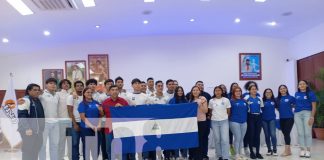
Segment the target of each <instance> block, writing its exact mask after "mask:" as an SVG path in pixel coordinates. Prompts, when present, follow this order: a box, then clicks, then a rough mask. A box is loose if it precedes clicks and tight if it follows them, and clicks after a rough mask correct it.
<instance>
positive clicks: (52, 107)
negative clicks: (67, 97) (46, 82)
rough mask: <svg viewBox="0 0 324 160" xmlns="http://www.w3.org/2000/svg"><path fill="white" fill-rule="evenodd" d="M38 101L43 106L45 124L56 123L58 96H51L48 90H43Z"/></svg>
mask: <svg viewBox="0 0 324 160" xmlns="http://www.w3.org/2000/svg"><path fill="white" fill-rule="evenodd" d="M39 99H40V101H41V103H42V105H43V108H44V113H45V122H46V123H56V122H58V105H59V99H60V97H59V96H58V94H56V93H54V94H51V93H50V92H49V91H48V90H44V93H43V94H42V95H40V96H39Z"/></svg>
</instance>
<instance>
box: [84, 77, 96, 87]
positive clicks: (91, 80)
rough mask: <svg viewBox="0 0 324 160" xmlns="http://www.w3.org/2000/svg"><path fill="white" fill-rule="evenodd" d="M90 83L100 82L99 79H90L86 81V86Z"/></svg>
mask: <svg viewBox="0 0 324 160" xmlns="http://www.w3.org/2000/svg"><path fill="white" fill-rule="evenodd" d="M90 83H94V84H96V85H97V84H98V81H97V80H96V79H93V78H92V79H88V80H87V82H86V86H88V85H89V84H90Z"/></svg>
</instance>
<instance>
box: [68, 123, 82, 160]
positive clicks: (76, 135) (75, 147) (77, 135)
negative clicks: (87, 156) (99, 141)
mask: <svg viewBox="0 0 324 160" xmlns="http://www.w3.org/2000/svg"><path fill="white" fill-rule="evenodd" d="M77 124H78V125H79V126H80V122H77ZM71 136H72V160H79V159H80V153H79V145H80V139H81V131H77V130H75V129H74V128H73V127H72V129H71ZM83 143H84V141H83V139H82V144H83Z"/></svg>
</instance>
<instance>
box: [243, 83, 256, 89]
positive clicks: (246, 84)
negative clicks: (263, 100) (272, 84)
mask: <svg viewBox="0 0 324 160" xmlns="http://www.w3.org/2000/svg"><path fill="white" fill-rule="evenodd" d="M251 84H254V85H255V87H256V89H257V90H259V87H258V84H257V83H256V82H255V81H247V82H246V83H245V85H244V89H245V90H249V88H250V85H251Z"/></svg>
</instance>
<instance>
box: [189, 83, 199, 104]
mask: <svg viewBox="0 0 324 160" xmlns="http://www.w3.org/2000/svg"><path fill="white" fill-rule="evenodd" d="M194 88H198V90H199V91H200V93H201V90H200V88H199V87H198V86H193V87H192V88H191V91H190V95H189V102H192V101H194V95H193V93H192V91H193V89H194Z"/></svg>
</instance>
